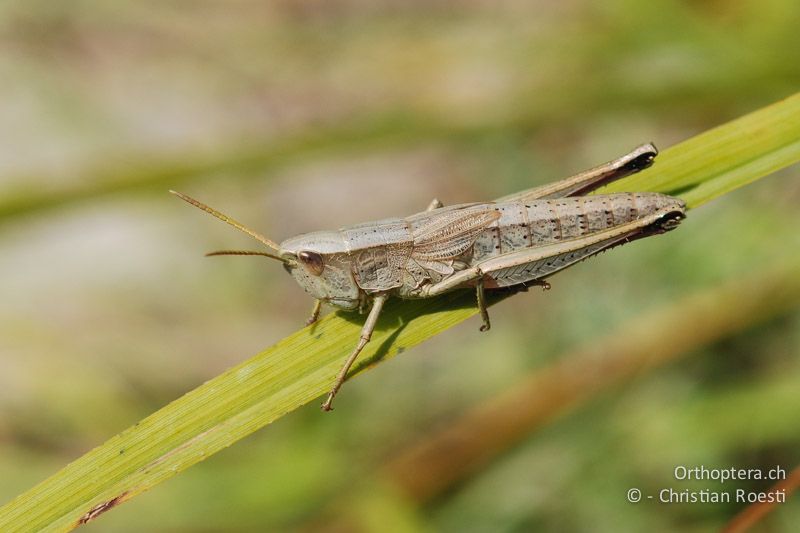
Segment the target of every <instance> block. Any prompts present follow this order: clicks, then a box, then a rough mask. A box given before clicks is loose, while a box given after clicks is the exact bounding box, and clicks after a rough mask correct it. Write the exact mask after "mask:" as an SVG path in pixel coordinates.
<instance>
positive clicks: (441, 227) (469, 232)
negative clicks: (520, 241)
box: [411, 208, 500, 262]
mask: <svg viewBox="0 0 800 533" xmlns="http://www.w3.org/2000/svg"><path fill="white" fill-rule="evenodd" d="M499 218H500V212H499V211H496V210H495V209H492V208H483V209H480V210H477V209H464V210H460V211H451V212H447V213H441V214H438V215H436V216H432V217H431V218H430V220H429V221H428V222H426V223H423V224H421V225H420V226H418V227H417V228H416V229H415V230H414V232H413V234H412V236H413V239H414V248H413V252H412V254H411V256H412V257H413V258H414V259H418V260H420V261H426V262H428V261H445V260H448V259H453V258H455V257H458V256H459V255H461V254H463V253H464V252H466V251H467V250H468V249H469V247H470V246H472V245H473V243H474V242H475V239H477V238H478V236H479V235H480V233H481V232H482V231H483V230H484V229H486V228H487V227H488V226H489V225H490V224H492V223H493V222H495V221H496V220H498V219H499Z"/></svg>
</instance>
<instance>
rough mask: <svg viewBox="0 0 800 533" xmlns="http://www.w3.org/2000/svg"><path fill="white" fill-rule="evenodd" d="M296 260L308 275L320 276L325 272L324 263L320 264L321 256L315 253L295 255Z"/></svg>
mask: <svg viewBox="0 0 800 533" xmlns="http://www.w3.org/2000/svg"><path fill="white" fill-rule="evenodd" d="M297 259H299V260H300V262H301V263H303V266H305V267H306V270H308V273H309V274H312V275H314V276H321V275H322V271H323V270H325V263H323V262H322V256H321V255H319V254H318V253H316V252H309V251H302V252H300V253H299V254H297Z"/></svg>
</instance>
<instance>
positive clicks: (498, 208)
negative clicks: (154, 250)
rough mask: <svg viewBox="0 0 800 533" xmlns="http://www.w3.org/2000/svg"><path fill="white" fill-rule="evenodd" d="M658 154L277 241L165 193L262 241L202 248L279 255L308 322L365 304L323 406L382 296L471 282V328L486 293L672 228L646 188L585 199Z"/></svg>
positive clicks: (537, 280) (679, 215)
mask: <svg viewBox="0 0 800 533" xmlns="http://www.w3.org/2000/svg"><path fill="white" fill-rule="evenodd" d="M657 154H658V151H657V150H656V148H655V146H653V145H652V144H644V145H642V146H639V147H638V148H636V149H635V150H633V151H632V152H630V153H628V154H626V155H624V156H622V157H620V158H618V159H615V160H614V161H610V162H608V163H605V164H603V165H600V166H598V167H595V168H592V169H590V170H587V171H585V172H582V173H580V174H577V175H575V176H572V177H570V178H567V179H564V180H561V181H557V182H554V183H550V184H547V185H543V186H541V187H536V188H533V189H529V190H526V191H522V192H519V193H516V194H511V195H509V196H504V197H502V198H499V199H497V200H495V201H493V202H477V203H469V204H459V205H451V206H447V207H445V206H443V205H442V203H441V202H439V201H438V200H433V201H432V202H431V204H430V206H429V207H428V209H427V210H426V211H423V212H421V213H417V214H416V215H411V216H409V217H406V218H389V219H385V220H379V221H376V222H367V223H364V224H358V225H355V226H349V227H345V228H341V229H339V230H335V231H317V232H313V233H306V234H303V235H299V236H297V237H292V238H289V239H286V240H285V241H283V242H282V243H280V245H278V244H277V243H275V242H273V241H271V240H270V239H268V238H266V237H264V236H263V235H260V234H259V233H256V232H255V231H253V230H251V229H249V228H247V227H245V226H244V225H242V224H240V223H239V222H237V221H235V220H233V219H232V218H230V217H228V216H226V215H224V214H222V213H220V212H219V211H216V210H214V209H212V208H210V207H208V206H207V205H205V204H203V203H201V202H198V201H197V200H194V199H193V198H190V197H188V196H186V195H183V194H180V193H177V192H175V191H170V192H172V193H173V194H176V195H177V196H179V197H180V198H182V199H183V200H185V201H187V202H189V203H190V204H192V205H194V206H196V207H198V208H200V209H202V210H204V211H206V212H207V213H210V214H212V215H214V216H215V217H217V218H219V219H221V220H223V221H224V222H227V223H228V224H230V225H232V226H233V227H235V228H237V229H239V230H241V231H243V232H245V233H247V234H249V235H250V236H251V237H254V238H255V239H257V240H258V241H260V242H261V243H263V244H265V245H266V246H267V247H268V248H271V249H272V250H273V252H250V251H227V250H225V251H219V252H212V253H210V254H208V255H261V256H266V257H270V258H272V259H277V260H278V261H280V262H282V263H283V266H284V268H285V269H286V270H287V271H288V272H289V273H290V274H291V275H292V276H293V277H294V278H295V280H296V281H297V283H298V284H300V286H301V287H302V288H303V289H304V290H305V291H306V292H308V293H309V294H311V296H313V297H314V298H315V299H316V302H315V305H314V309H313V311H312V315H311V318H310V319H309V320H308V323H309V324H311V323H313V322H314V321H316V320H317V318H318V316H319V313H320V307H321V305H322V304H323V303H325V304H328V305H331V306H333V307H337V308H340V309H344V310H347V311H352V310H357V309H358V310H361V309H365V308H366V307H368V306H369V305H370V304H371V309H370V311H369V314H368V316H367V319H366V321H365V322H364V326H363V328H362V330H361V337H360V339H359V341H358V343H357V345H356V346H355V348H354V349H353V351H352V353H351V354H350V356H349V357H348V358H347V360H346V361H345V363H344V365H343V366H342V369H341V371H340V372H339V374H338V375H337V376H336V379H335V381H334V383H333V386H332V388H331V391H330V393H329V394H328V397H327V399H326V400H325V402H324V403H323V404H322V409H323V410H325V411H329V410H331V409H332V407H331V403H332V402H333V398H334V396H336V393H337V392H338V391H339V389H340V388H341V386H342V384H343V383H344V381H345V378H346V377H347V372H348V370H349V369H350V367H351V366H352V364H353V363H354V362H355V360H356V358H357V357H358V354H359V353H360V352H361V350H362V349H363V348H364V346H365V345H366V344H367V343H368V342H369V339H370V337H371V335H372V331H373V329H374V328H375V323H376V322H377V320H378V316H379V315H380V313H381V309H382V308H383V305H384V303H385V302H386V300H387V299H388V298H389V297H391V296H397V297H400V298H431V297H434V296H438V295H440V294H442V293H445V292H448V291H452V290H455V289H461V288H470V289H471V290H474V291H475V294H476V296H477V306H478V309H479V310H480V314H481V318H482V321H483V324H482V326H481V328H480V329H481V331H486V330H488V329H489V327H490V324H489V314H488V312H487V310H486V298H485V291H486V290H491V289H500V288H505V287H523V288H524V287H525V286H528V285H541V286H543V287H544V288H549V285H548V284H547V282H546V281H545V279H546V278H548V277H549V276H551V275H553V274H555V273H556V272H558V271H560V270H563V269H565V268H567V267H569V266H571V265H574V264H575V263H577V262H579V261H581V260H583V259H586V258H587V257H590V256H593V255H596V254H598V253H599V252H601V251H603V250H607V249H609V248H611V247H614V246H617V245H620V244H624V243H627V242H630V241H632V240H635V239H640V238H643V237H648V236H650V235H657V234H661V233H664V232H666V231H669V230H671V229H674V228H675V227H677V225H678V224H679V223H680V221H681V220H682V219H683V218H684V217H685V212H686V206H685V204H684V203H683V201H681V200H680V199H678V198H675V197H672V196H667V195H663V194H658V193H652V192H630V193H615V194H598V195H591V196H586V195H587V193H589V192H591V191H594V190H595V189H597V188H599V187H601V186H603V185H606V184H608V183H610V182H612V181H615V180H618V179H620V178H623V177H625V176H628V175H630V174H633V173H636V172H639V171H640V170H642V169H645V168H647V167H649V166H650V165H652V163H653V160H654V158H655V157H656V155H657Z"/></svg>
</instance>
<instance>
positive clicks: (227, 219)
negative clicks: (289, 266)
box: [169, 190, 284, 261]
mask: <svg viewBox="0 0 800 533" xmlns="http://www.w3.org/2000/svg"><path fill="white" fill-rule="evenodd" d="M169 192H171V193H172V194H174V195H175V196H177V197H178V198H180V199H181V200H183V201H184V202H187V203H190V204H192V205H193V206H195V207H196V208H198V209H202V210H203V211H205V212H206V213H208V214H209V215H213V216H215V217H217V218H218V219H220V220H221V221H223V222H226V223H228V224H230V225H231V226H233V227H234V228H236V229H238V230H239V231H243V232H244V233H247V234H248V235H250V236H251V237H253V238H254V239H256V240H257V241H260V242H262V243H264V244H266V245H267V246H268V247H270V248H272V249H273V250H275V251H279V250H280V246H278V245H277V244H276V243H275V242H274V241H271V240H270V239H267V238H266V237H264V236H263V235H261V234H260V233H256V232H255V231H253V230H251V229H250V228H248V227H247V226H245V225H244V224H242V223H241V222H237V221H235V220H234V219H232V218H231V217H229V216H228V215H223V214H222V213H220V212H219V211H217V210H216V209H213V208H211V207H209V206H207V205H206V204H204V203H203V202H200V201H198V200H195V199H194V198H192V197H190V196H186V195H185V194H182V193H179V192H177V191H172V190H171V191H169ZM218 255H221V254H218ZM236 255H254V254H236ZM263 255H267V256H268V257H274V258H275V259H279V260H280V261H284V260H283V259H281V258H280V257H277V256H270V255H268V254H263Z"/></svg>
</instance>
